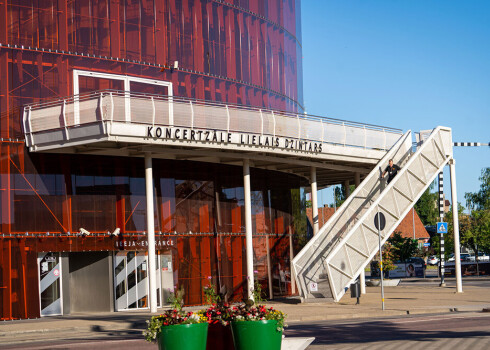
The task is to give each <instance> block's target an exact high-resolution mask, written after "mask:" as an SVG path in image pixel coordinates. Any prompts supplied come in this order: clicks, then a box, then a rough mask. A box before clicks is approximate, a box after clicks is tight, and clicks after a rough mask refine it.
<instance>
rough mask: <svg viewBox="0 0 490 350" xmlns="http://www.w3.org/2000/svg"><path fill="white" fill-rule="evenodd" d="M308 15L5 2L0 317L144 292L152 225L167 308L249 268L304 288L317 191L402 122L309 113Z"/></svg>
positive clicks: (124, 306) (390, 139)
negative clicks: (178, 296) (310, 197)
mask: <svg viewBox="0 0 490 350" xmlns="http://www.w3.org/2000/svg"><path fill="white" fill-rule="evenodd" d="M300 17H301V11H300V1H299V0H267V1H262V0H168V1H167V0H133V1H117V0H116V1H114V0H111V1H109V0H90V1H88V0H84V1H82V0H73V1H68V0H46V1H42V2H40V1H33V0H26V1H13V0H5V1H3V2H0V77H1V78H0V110H1V122H0V133H1V143H0V152H1V158H0V175H1V176H0V196H1V201H0V208H1V233H0V295H1V299H0V300H1V302H0V319H2V320H12V319H21V318H34V317H40V316H49V315H65V314H71V313H76V312H89V311H102V312H109V311H120V310H129V309H144V308H148V307H149V288H150V287H149V279H150V278H149V275H150V274H149V268H150V265H151V266H153V263H152V264H150V263H149V260H148V244H149V243H148V242H149V241H150V243H153V240H150V239H149V237H150V232H151V235H153V232H154V237H155V238H154V243H153V244H154V246H155V250H156V257H155V264H154V265H155V270H156V273H155V276H156V288H157V290H156V293H157V296H156V298H157V303H158V306H159V307H163V306H164V305H165V304H166V303H167V298H168V296H169V293H170V292H172V291H174V290H175V289H176V288H178V289H181V288H182V289H183V290H184V292H185V295H184V298H185V303H186V305H198V304H203V303H205V299H204V293H203V287H206V286H208V285H215V286H217V287H218V288H220V289H221V290H224V291H225V292H226V294H227V297H228V298H229V299H230V300H241V299H242V298H244V297H245V296H246V295H247V293H248V291H247V276H250V271H252V270H253V275H254V276H253V278H254V279H255V280H256V281H257V282H258V283H260V285H261V286H262V290H263V292H264V296H265V297H267V298H271V297H278V296H287V295H291V294H294V293H295V292H296V288H295V284H294V278H292V276H291V273H290V271H291V269H290V264H291V259H292V256H293V255H294V254H295V252H296V251H297V250H298V249H299V248H300V247H301V245H302V244H304V243H305V241H306V239H307V237H306V231H307V230H306V214H305V204H304V203H305V196H304V195H305V191H306V192H309V191H310V188H313V189H315V190H316V187H317V186H318V187H319V188H322V187H325V186H329V185H332V184H339V183H342V184H345V183H349V182H351V183H352V184H354V183H358V181H360V180H362V178H363V176H364V175H365V174H367V173H369V171H370V170H371V169H372V168H373V166H374V165H375V164H376V163H377V161H378V160H379V159H380V158H381V157H382V156H383V155H384V154H385V152H386V149H389V147H390V146H391V145H392V144H393V143H394V142H395V141H396V140H397V139H398V138H399V137H400V136H401V131H400V130H396V129H390V128H382V127H377V126H371V125H366V124H356V123H350V122H345V121H339V120H334V119H327V118H321V117H315V116H307V115H305V114H304V106H303V95H302V84H303V83H302V63H301V57H302V52H301V50H302V49H301V21H300ZM247 203H249V204H248V205H247ZM148 212H150V213H152V215H147V213H148ZM247 230H248V231H247ZM247 232H250V233H251V237H253V240H252V241H253V249H252V250H251V249H249V248H247V246H246V233H247ZM247 253H249V254H250V257H252V259H253V266H251V265H250V264H248V265H247V261H252V260H248V259H247Z"/></svg>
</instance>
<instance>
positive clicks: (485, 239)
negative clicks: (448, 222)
mask: <svg viewBox="0 0 490 350" xmlns="http://www.w3.org/2000/svg"><path fill="white" fill-rule="evenodd" d="M480 181H481V184H480V190H479V191H478V192H475V193H472V192H469V193H465V196H464V197H465V199H466V203H467V205H468V207H469V209H470V210H471V212H470V215H462V213H461V214H460V215H459V221H460V229H459V230H460V236H461V244H463V245H464V246H466V247H467V248H470V249H471V250H473V251H474V252H475V253H478V251H485V252H490V168H484V169H482V172H481V176H480Z"/></svg>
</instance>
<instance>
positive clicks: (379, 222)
mask: <svg viewBox="0 0 490 350" xmlns="http://www.w3.org/2000/svg"><path fill="white" fill-rule="evenodd" d="M385 225H386V219H385V216H384V215H383V213H381V212H380V211H379V207H378V213H377V214H376V215H375V217H374V226H375V227H376V228H377V229H378V244H379V273H380V278H381V309H382V310H383V311H384V309H385V290H384V285H383V250H382V247H381V231H383V229H384V228H385Z"/></svg>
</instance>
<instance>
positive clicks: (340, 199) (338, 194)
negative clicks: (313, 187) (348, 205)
mask: <svg viewBox="0 0 490 350" xmlns="http://www.w3.org/2000/svg"><path fill="white" fill-rule="evenodd" d="M349 189H350V193H352V192H354V190H355V189H356V186H355V185H350V186H349ZM333 197H334V201H335V206H336V207H337V208H338V207H340V206H341V205H342V204H343V203H344V202H345V200H346V199H347V197H346V193H345V189H344V186H337V187H335V189H334V192H333Z"/></svg>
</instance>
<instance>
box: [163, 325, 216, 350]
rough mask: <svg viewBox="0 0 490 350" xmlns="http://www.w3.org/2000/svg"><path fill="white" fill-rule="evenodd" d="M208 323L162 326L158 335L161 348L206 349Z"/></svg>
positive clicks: (174, 349)
mask: <svg viewBox="0 0 490 350" xmlns="http://www.w3.org/2000/svg"><path fill="white" fill-rule="evenodd" d="M207 337H208V324H207V323H193V324H178V325H173V326H162V328H161V332H160V335H159V337H158V349H159V350H206V340H207Z"/></svg>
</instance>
